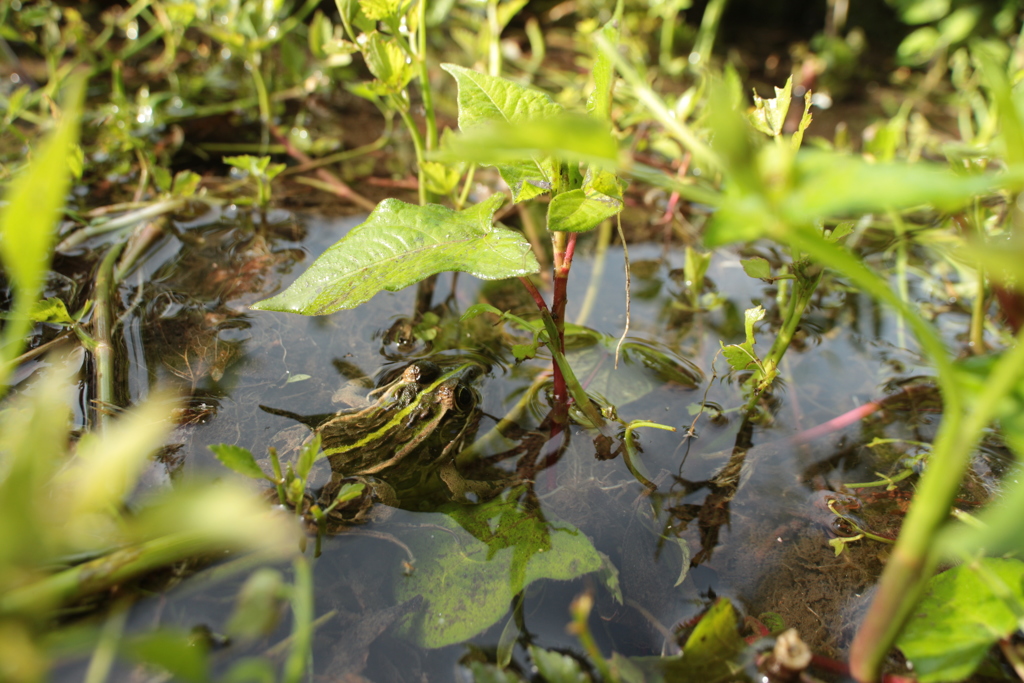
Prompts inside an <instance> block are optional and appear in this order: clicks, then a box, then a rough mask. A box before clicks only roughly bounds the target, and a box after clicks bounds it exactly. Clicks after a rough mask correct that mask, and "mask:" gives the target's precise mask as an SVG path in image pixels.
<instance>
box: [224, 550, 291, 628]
mask: <svg viewBox="0 0 1024 683" xmlns="http://www.w3.org/2000/svg"><path fill="white" fill-rule="evenodd" d="M285 595H286V590H285V582H284V577H283V576H282V575H281V572H279V571H277V570H276V569H270V568H269V567H263V568H261V569H257V570H256V571H255V572H253V574H252V576H250V577H249V578H248V579H246V581H245V583H244V584H242V588H241V589H240V590H239V591H238V596H237V597H236V598H235V609H234V612H233V613H232V614H231V618H230V619H228V623H227V632H228V634H229V635H231V637H232V638H241V639H243V640H250V641H251V640H256V639H257V638H261V637H264V636H269V635H270V634H271V633H273V631H274V628H275V627H276V626H277V622H278V621H279V619H280V616H281V607H282V605H283V603H284V598H285Z"/></svg>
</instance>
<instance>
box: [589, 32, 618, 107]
mask: <svg viewBox="0 0 1024 683" xmlns="http://www.w3.org/2000/svg"><path fill="white" fill-rule="evenodd" d="M617 19H618V17H616V18H615V19H612V21H609V22H608V23H607V24H605V25H604V26H602V27H601V35H602V36H604V39H605V40H606V41H608V44H609V45H612V46H614V47H617V46H618V44H619V29H618V21H617ZM590 75H591V76H592V77H593V79H594V90H593V91H592V92H591V93H590V97H588V98H587V111H588V112H589V113H590V114H591V115H592V116H593V117H594V118H596V119H598V120H599V121H610V120H611V117H612V88H613V87H614V86H615V69H614V67H613V66H612V60H611V57H609V56H608V55H607V54H606V53H605V52H603V51H602V50H596V49H595V50H594V65H593V66H592V67H590Z"/></svg>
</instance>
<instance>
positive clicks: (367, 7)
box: [359, 0, 401, 21]
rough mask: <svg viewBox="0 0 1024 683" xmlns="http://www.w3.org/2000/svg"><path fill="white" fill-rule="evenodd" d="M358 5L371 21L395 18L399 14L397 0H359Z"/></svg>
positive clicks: (399, 9) (399, 6)
mask: <svg viewBox="0 0 1024 683" xmlns="http://www.w3.org/2000/svg"><path fill="white" fill-rule="evenodd" d="M359 7H360V9H362V10H363V14H365V15H366V18H367V19H371V20H373V21H385V20H387V19H395V18H397V17H398V16H399V15H400V14H401V3H400V2H399V0H359Z"/></svg>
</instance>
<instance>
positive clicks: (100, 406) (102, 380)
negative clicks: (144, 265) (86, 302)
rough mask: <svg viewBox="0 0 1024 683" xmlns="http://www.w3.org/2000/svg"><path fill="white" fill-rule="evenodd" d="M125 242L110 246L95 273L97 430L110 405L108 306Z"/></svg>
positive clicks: (111, 377)
mask: <svg viewBox="0 0 1024 683" xmlns="http://www.w3.org/2000/svg"><path fill="white" fill-rule="evenodd" d="M124 246H125V243H124V242H120V243H118V244H115V245H114V246H112V247H110V249H108V250H107V253H106V255H105V256H104V257H103V261H102V262H101V263H100V268H99V270H98V271H97V273H96V304H95V310H94V311H93V338H94V339H95V341H96V348H95V349H93V355H94V356H95V358H96V402H97V407H96V410H95V414H94V417H93V425H94V426H96V427H98V428H99V430H100V431H103V429H105V428H106V423H107V415H108V411H107V406H112V405H114V347H113V344H112V343H111V338H112V335H113V328H114V318H113V315H112V314H111V310H110V298H111V294H112V290H113V285H114V264H116V263H117V259H118V257H119V256H120V255H121V251H122V250H123V249H124Z"/></svg>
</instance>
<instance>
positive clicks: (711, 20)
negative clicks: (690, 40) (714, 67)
mask: <svg viewBox="0 0 1024 683" xmlns="http://www.w3.org/2000/svg"><path fill="white" fill-rule="evenodd" d="M726 2H728V0H711V1H710V2H708V4H707V7H705V8H704V16H703V17H701V20H700V29H699V30H698V31H697V40H696V41H695V43H694V46H693V52H692V53H691V54H690V64H692V65H693V66H699V67H700V68H707V66H708V62H709V61H710V60H711V49H712V48H713V47H714V45H715V35H716V34H717V33H718V25H719V24H720V23H721V22H722V12H723V11H724V10H725V3H726ZM694 55H696V57H694Z"/></svg>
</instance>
